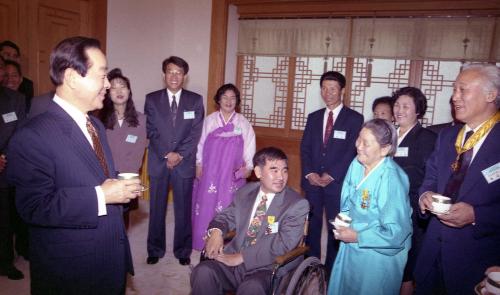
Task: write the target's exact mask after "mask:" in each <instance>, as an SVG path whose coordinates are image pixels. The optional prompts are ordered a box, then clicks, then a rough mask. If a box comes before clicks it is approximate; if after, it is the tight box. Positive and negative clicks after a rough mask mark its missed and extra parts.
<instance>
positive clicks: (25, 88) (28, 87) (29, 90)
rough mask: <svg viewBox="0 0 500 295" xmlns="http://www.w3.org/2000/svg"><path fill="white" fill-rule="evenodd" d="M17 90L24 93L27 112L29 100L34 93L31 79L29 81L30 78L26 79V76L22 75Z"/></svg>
mask: <svg viewBox="0 0 500 295" xmlns="http://www.w3.org/2000/svg"><path fill="white" fill-rule="evenodd" d="M17 91H19V92H21V93H22V94H24V96H25V98H26V113H28V112H29V110H30V107H31V100H32V98H33V95H34V90H33V81H31V80H30V79H28V78H26V77H23V80H22V81H21V84H19V87H18V88H17Z"/></svg>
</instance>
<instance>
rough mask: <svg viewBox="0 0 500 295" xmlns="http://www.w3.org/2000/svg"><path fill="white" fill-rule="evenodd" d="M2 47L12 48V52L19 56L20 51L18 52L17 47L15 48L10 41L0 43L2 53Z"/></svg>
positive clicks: (14, 44)
mask: <svg viewBox="0 0 500 295" xmlns="http://www.w3.org/2000/svg"><path fill="white" fill-rule="evenodd" d="M4 47H12V48H14V50H16V52H17V55H19V56H21V50H19V46H17V44H16V43H14V42H12V41H10V40H5V41H3V42H2V43H0V51H2V49H3V48H4Z"/></svg>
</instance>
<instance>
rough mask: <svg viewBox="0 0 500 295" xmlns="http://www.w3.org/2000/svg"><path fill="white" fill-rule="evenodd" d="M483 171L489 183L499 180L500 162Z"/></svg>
mask: <svg viewBox="0 0 500 295" xmlns="http://www.w3.org/2000/svg"><path fill="white" fill-rule="evenodd" d="M481 173H483V176H484V179H486V181H487V182H488V183H492V182H494V181H496V180H498V179H499V178H500V162H498V163H496V164H495V165H493V166H491V167H489V168H486V169H484V170H483V171H481Z"/></svg>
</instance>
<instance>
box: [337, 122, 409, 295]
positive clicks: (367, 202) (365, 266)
mask: <svg viewBox="0 0 500 295" xmlns="http://www.w3.org/2000/svg"><path fill="white" fill-rule="evenodd" d="M396 142H397V137H396V130H395V128H394V126H393V125H392V124H391V123H390V122H388V121H386V120H383V119H373V120H371V121H368V122H366V123H364V125H363V128H362V129H361V132H360V133H359V136H358V139H357V140H356V148H357V152H358V155H357V157H356V158H355V159H354V160H353V161H352V163H351V165H350V167H349V170H348V171H347V175H346V178H345V180H344V184H343V187H342V196H341V202H340V210H341V212H343V213H345V214H347V215H348V216H349V217H351V218H352V223H351V226H350V227H338V228H337V229H336V230H335V231H334V234H335V238H336V239H338V240H340V241H341V243H340V249H339V252H338V254H337V258H336V260H335V264H334V266H333V270H332V275H331V278H330V285H329V290H328V294H336V295H337V294H381V295H388V294H398V293H399V288H400V286H401V279H402V277H403V269H404V267H405V264H406V259H407V254H408V250H409V249H410V246H411V232H412V226H411V217H410V215H411V208H410V203H409V201H408V186H409V184H408V177H407V176H406V174H405V172H404V171H403V170H402V169H401V168H400V167H399V166H398V165H397V164H396V163H395V162H394V161H393V160H392V158H391V157H390V156H391V155H393V154H394V153H395V151H396Z"/></svg>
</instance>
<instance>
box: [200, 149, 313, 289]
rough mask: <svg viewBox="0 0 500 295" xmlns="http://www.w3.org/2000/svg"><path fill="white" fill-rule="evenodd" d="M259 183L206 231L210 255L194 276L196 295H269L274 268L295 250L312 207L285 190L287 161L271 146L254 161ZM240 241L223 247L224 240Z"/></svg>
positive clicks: (242, 191) (238, 197)
mask: <svg viewBox="0 0 500 295" xmlns="http://www.w3.org/2000/svg"><path fill="white" fill-rule="evenodd" d="M253 164H254V167H255V168H254V171H255V175H256V176H257V178H259V180H260V182H258V183H249V184H247V185H246V186H244V187H242V188H241V189H240V190H238V191H237V192H236V195H235V197H234V200H233V202H232V203H231V204H230V205H229V207H227V208H226V209H224V210H223V211H222V212H221V213H219V214H218V215H217V216H215V218H214V219H213V220H212V221H211V222H210V224H209V226H208V235H209V237H208V239H207V241H206V247H205V249H206V254H207V256H208V258H210V259H213V260H208V261H203V262H201V263H200V264H199V265H198V266H196V268H195V269H194V270H193V273H192V275H191V286H192V294H193V295H198V294H223V292H224V291H236V293H237V294H252V295H254V294H269V292H270V286H271V276H272V271H273V269H272V263H273V261H274V259H275V258H276V256H279V255H283V254H285V253H286V252H287V251H290V250H292V249H293V248H295V247H296V246H297V245H298V243H299V241H300V238H301V237H302V233H303V228H304V223H305V219H306V216H307V213H308V211H309V205H308V202H307V200H305V199H304V198H303V197H301V196H300V195H299V194H298V193H296V192H295V191H293V190H292V189H290V188H288V187H287V186H286V184H287V180H288V163H287V157H286V155H285V154H284V153H283V151H281V150H279V149H277V148H273V147H269V148H264V149H262V150H260V151H259V152H257V153H256V154H255V156H254V158H253ZM230 230H236V236H235V237H234V239H233V240H232V241H231V242H230V243H229V244H228V245H227V246H226V247H223V246H224V244H223V235H225V234H226V233H227V232H228V231H230Z"/></svg>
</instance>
